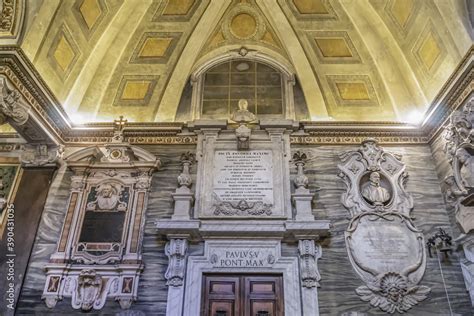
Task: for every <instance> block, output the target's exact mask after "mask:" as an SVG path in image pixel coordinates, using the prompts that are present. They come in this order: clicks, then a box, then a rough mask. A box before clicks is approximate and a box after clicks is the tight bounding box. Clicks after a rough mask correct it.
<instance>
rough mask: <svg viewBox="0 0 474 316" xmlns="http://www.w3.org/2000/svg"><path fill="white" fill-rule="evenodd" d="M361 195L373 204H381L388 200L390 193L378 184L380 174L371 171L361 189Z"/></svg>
mask: <svg viewBox="0 0 474 316" xmlns="http://www.w3.org/2000/svg"><path fill="white" fill-rule="evenodd" d="M362 196H363V197H364V198H365V199H367V200H368V201H369V202H371V203H372V204H373V205H383V203H385V202H387V201H388V200H390V193H389V192H388V190H387V189H385V188H383V187H381V186H380V174H379V173H378V172H376V171H374V172H372V173H371V174H370V177H369V183H368V184H366V185H365V187H364V189H363V190H362Z"/></svg>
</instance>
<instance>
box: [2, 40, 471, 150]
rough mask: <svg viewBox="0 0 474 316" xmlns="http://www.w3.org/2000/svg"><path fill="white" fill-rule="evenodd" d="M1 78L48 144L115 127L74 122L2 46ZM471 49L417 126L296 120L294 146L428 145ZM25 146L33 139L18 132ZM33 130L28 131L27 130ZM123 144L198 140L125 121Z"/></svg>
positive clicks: (453, 99)
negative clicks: (371, 141) (369, 140)
mask: <svg viewBox="0 0 474 316" xmlns="http://www.w3.org/2000/svg"><path fill="white" fill-rule="evenodd" d="M0 75H3V76H4V77H6V78H7V80H8V81H9V82H10V84H11V85H12V86H14V87H15V88H16V89H17V90H18V91H19V92H20V94H21V95H22V96H23V97H24V99H25V100H26V101H27V102H28V103H29V105H30V106H31V109H32V110H31V112H32V114H33V115H31V116H32V118H31V123H32V124H35V125H34V126H33V128H35V131H38V132H39V133H42V135H41V136H42V138H45V137H46V138H47V141H46V143H54V144H62V145H69V146H82V145H90V144H103V143H108V142H110V140H111V138H112V137H113V133H114V123H113V122H110V123H108V122H107V123H87V124H81V125H75V124H73V123H72V122H71V121H70V119H69V118H68V115H67V114H66V112H65V111H64V109H63V108H62V106H61V104H60V103H59V101H58V100H57V99H56V98H55V97H54V95H53V93H52V92H51V91H50V90H49V88H48V86H47V85H46V83H45V82H44V81H43V80H42V79H41V76H40V74H39V73H38V72H37V71H36V70H35V68H34V66H33V65H32V64H31V62H30V61H29V60H28V59H27V57H26V56H25V55H24V54H23V52H22V51H21V49H20V48H17V47H6V46H4V47H0ZM473 77H474V47H471V49H470V50H469V51H468V53H467V54H466V56H465V57H464V58H463V60H462V61H461V63H460V64H459V66H458V67H457V69H456V71H455V72H454V73H453V75H452V76H451V77H450V78H449V80H448V81H447V82H446V84H445V85H444V86H443V88H442V89H441V91H440V92H439V94H438V96H437V97H436V98H435V100H434V101H433V103H432V105H431V106H430V108H429V109H428V111H427V115H426V118H425V121H424V122H423V123H422V124H421V125H413V124H407V123H398V122H332V121H330V122H327V121H321V122H314V121H312V122H299V130H298V131H295V132H294V133H293V134H292V135H291V143H293V144H302V145H305V144H334V145H336V144H358V143H360V142H361V141H362V140H363V139H365V138H368V137H372V138H375V139H377V140H378V142H379V143H381V144H427V143H429V142H430V141H431V140H432V139H434V137H436V136H437V135H438V134H439V132H440V130H441V127H442V126H443V125H444V124H445V123H446V120H447V119H448V118H449V115H450V114H451V112H452V111H454V110H456V109H457V108H459V107H460V106H461V105H462V104H463V102H464V101H465V100H466V98H467V97H468V96H469V95H471V94H472V93H473V91H474V83H473ZM191 125H192V124H191ZM17 130H18V132H19V134H20V135H21V136H22V137H23V138H25V139H26V141H27V142H29V143H35V142H36V143H38V142H45V141H34V140H32V139H31V137H29V136H28V135H25V133H23V132H22V130H20V129H17ZM30 132H31V130H30ZM123 133H124V137H125V140H126V141H128V142H130V143H131V144H143V145H144V144H170V145H177V144H186V145H188V144H196V143H197V136H196V134H195V133H193V132H189V131H188V124H187V123H182V122H171V123H169V122H164V123H162V122H150V123H133V122H132V123H127V125H126V127H125V129H124V131H123Z"/></svg>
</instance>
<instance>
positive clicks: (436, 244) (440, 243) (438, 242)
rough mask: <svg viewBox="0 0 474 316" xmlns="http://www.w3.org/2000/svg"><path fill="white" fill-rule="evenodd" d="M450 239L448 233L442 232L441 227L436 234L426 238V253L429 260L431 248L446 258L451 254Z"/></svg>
mask: <svg viewBox="0 0 474 316" xmlns="http://www.w3.org/2000/svg"><path fill="white" fill-rule="evenodd" d="M452 239H453V237H451V236H450V235H449V234H448V233H446V232H445V231H444V229H442V228H441V227H439V228H438V232H436V234H434V235H433V236H431V237H430V238H428V242H427V243H426V245H427V246H428V253H429V254H430V258H431V257H433V256H432V253H431V249H432V248H433V249H434V251H435V252H436V251H437V250H438V251H439V252H441V253H444V255H445V256H446V257H448V252H452V243H451V240H452Z"/></svg>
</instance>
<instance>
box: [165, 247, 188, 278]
mask: <svg viewBox="0 0 474 316" xmlns="http://www.w3.org/2000/svg"><path fill="white" fill-rule="evenodd" d="M187 252H188V241H187V240H186V239H179V238H173V239H171V240H170V241H169V242H168V243H167V244H166V247H165V253H166V255H167V256H168V259H169V264H168V269H167V270H166V273H165V278H166V280H167V281H166V285H170V286H182V285H183V281H184V275H185V269H186V255H187Z"/></svg>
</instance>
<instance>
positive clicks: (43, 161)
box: [20, 144, 64, 167]
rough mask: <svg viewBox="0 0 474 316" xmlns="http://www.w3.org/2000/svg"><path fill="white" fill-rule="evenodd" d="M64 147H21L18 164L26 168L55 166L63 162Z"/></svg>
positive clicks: (43, 145)
mask: <svg viewBox="0 0 474 316" xmlns="http://www.w3.org/2000/svg"><path fill="white" fill-rule="evenodd" d="M63 154H64V146H62V145H59V146H51V145H46V144H38V145H22V146H21V153H20V162H21V163H22V165H23V166H26V167H43V166H55V165H57V164H61V163H62V162H63Z"/></svg>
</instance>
